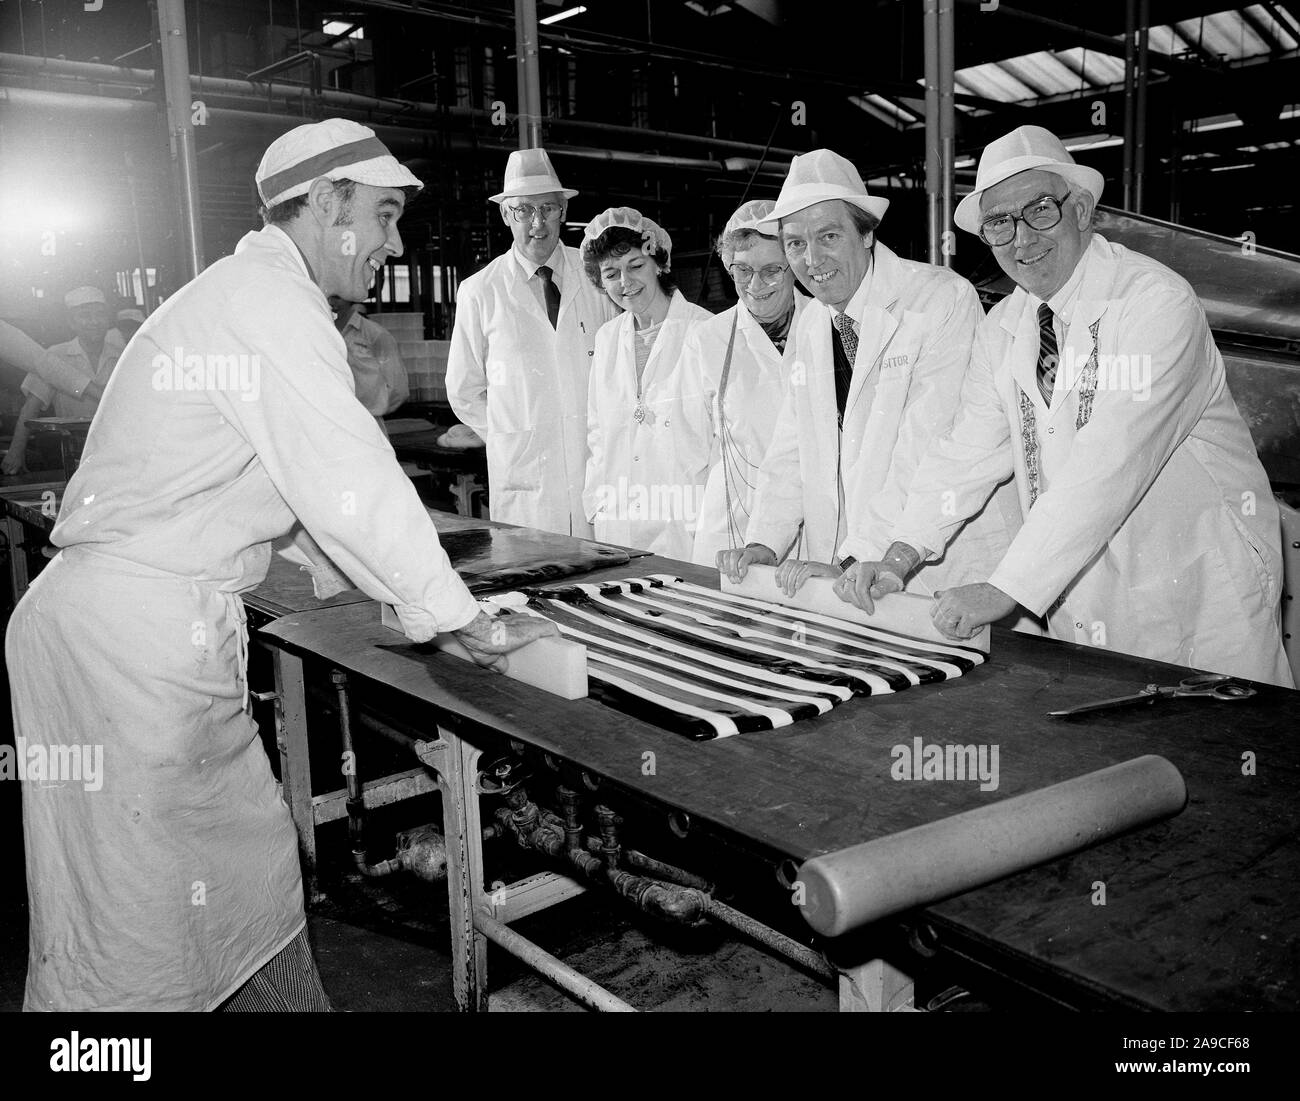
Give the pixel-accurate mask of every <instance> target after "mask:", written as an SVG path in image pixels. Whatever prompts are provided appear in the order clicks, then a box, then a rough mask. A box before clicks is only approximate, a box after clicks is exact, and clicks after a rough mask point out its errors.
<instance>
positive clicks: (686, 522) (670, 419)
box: [583, 291, 713, 561]
mask: <svg viewBox="0 0 1300 1101" xmlns="http://www.w3.org/2000/svg"><path fill="white" fill-rule="evenodd" d="M712 316H713V315H712V314H711V313H709V311H708V310H706V309H703V308H702V307H700V306H696V305H694V304H692V303H690V302H688V301H687V300H686V298H685V296H684V295H683V294H682V293H681V292H680V291H674V292H673V295H672V300H671V301H670V303H669V306H668V316H667V317H666V318H665V319H664V322H663V324H662V326H661V327H660V329H659V335H658V336H657V337H656V338H655V343H654V347H653V348H652V349H651V351H650V360H649V362H648V363H647V364H646V367H645V372H644V374H643V375H642V378H641V393H642V400H643V401H644V403H645V407H646V409H648V410H649V412H650V416H648V417H647V418H646V419H645V421H644V422H642V423H637V421H636V420H635V419H634V417H633V412H634V411H635V409H636V404H637V384H636V349H635V348H634V346H633V344H632V341H633V340H634V339H635V337H634V335H633V334H634V332H635V325H636V320H635V318H634V317H633V316H632V314H631V313H624V314H623V315H622V316H621V317H618V318H615V319H614V320H613V321H610V322H608V323H607V324H606V325H605V326H604V327H602V328H601V330H600V332H599V333H597V334H596V359H595V363H594V364H593V366H592V371H591V384H590V387H589V389H588V399H587V443H588V449H589V450H590V452H591V457H590V458H589V459H588V460H587V476H586V489H585V492H584V493H583V505H584V506H585V508H586V514H587V516H588V517H590V518H591V520H592V523H593V524H594V526H595V531H596V538H597V539H600V540H603V541H606V542H610V543H617V544H619V545H620V546H625V547H635V548H637V549H638V550H648V551H653V552H654V553H655V554H662V555H664V556H666V557H668V558H677V559H681V560H683V561H689V560H690V557H691V550H692V547H693V545H694V542H695V523H696V519H697V517H698V515H699V509H700V501H701V499H702V498H703V496H704V479H705V477H706V476H707V474H708V469H709V440H710V433H709V409H708V404H707V402H706V401H705V397H704V389H703V381H702V379H701V378H700V376H699V373H698V371H696V370H693V369H692V368H691V367H690V366H689V365H688V364H686V363H684V362H683V360H682V355H681V352H682V345H683V344H684V343H685V341H686V337H687V335H688V333H689V332H690V330H691V328H692V327H693V326H694V325H696V324H698V323H699V322H701V321H707V320H708V319H709V318H711V317H712Z"/></svg>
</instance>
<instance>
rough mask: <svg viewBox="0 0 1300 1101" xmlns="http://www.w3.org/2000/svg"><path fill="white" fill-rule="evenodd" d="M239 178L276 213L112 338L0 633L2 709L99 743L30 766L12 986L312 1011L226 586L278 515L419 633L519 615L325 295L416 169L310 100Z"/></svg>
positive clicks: (384, 251)
mask: <svg viewBox="0 0 1300 1101" xmlns="http://www.w3.org/2000/svg"><path fill="white" fill-rule="evenodd" d="M257 184H258V189H259V192H260V194H261V197H262V201H263V204H264V211H263V218H264V220H265V221H266V222H267V225H266V226H265V227H264V228H263V229H262V230H260V231H258V232H254V233H249V234H247V235H246V236H245V237H244V239H243V240H242V241H240V242H239V245H238V247H237V248H236V250H235V254H234V255H233V256H228V257H226V258H224V259H222V260H218V261H217V262H216V263H215V264H213V265H212V266H211V267H210V268H208V269H207V270H206V271H204V272H203V273H202V274H201V275H199V276H198V277H197V278H196V279H194V280H193V281H192V282H190V283H189V284H188V285H186V286H185V287H183V288H181V290H179V291H178V292H177V293H176V294H175V295H173V296H172V297H171V298H169V299H168V300H167V302H166V303H164V304H163V305H162V306H161V307H160V308H159V309H158V310H156V311H155V312H154V313H153V314H152V315H151V316H150V317H149V319H148V320H147V321H146V322H145V323H144V325H142V326H141V328H140V331H139V332H138V333H136V335H135V337H134V338H133V339H132V341H131V344H130V347H129V348H128V349H127V350H126V352H125V353H124V354H123V356H122V358H121V360H120V361H119V362H118V365H117V369H116V371H115V372H114V374H113V376H112V378H111V379H110V381H109V383H108V386H107V388H106V389H105V392H104V397H103V400H102V401H101V403H100V408H99V412H98V414H97V415H96V418H95V422H94V424H93V425H92V427H91V430H90V435H89V437H88V438H87V441H86V447H85V452H84V454H83V458H82V463H81V466H80V468H79V469H78V471H77V473H76V474H75V475H74V476H73V478H72V480H71V481H70V482H69V483H68V488H67V491H66V493H65V495H64V503H63V508H62V511H61V512H60V514H59V518H58V521H57V523H56V524H55V526H54V530H53V532H52V534H51V536H50V540H51V542H53V543H54V545H55V546H57V547H60V548H62V550H61V551H60V553H59V554H58V555H57V556H56V557H55V558H54V560H53V561H52V562H51V563H50V564H49V566H47V567H46V569H45V571H44V572H43V573H42V574H41V576H40V577H39V578H37V580H36V582H35V584H33V585H32V587H31V589H30V590H29V591H28V593H27V595H26V596H25V597H24V598H23V600H22V602H21V603H20V604H19V605H18V607H17V609H16V610H15V612H14V615H13V618H12V620H11V621H10V625H9V630H8V632H7V636H6V639H5V644H6V657H7V659H8V664H9V675H10V684H11V689H12V696H13V711H14V730H15V734H16V735H17V736H18V737H20V738H23V739H25V741H26V743H27V745H28V746H31V747H46V748H47V749H48V748H49V747H57V746H60V745H67V744H73V745H78V744H81V745H102V746H103V747H104V749H103V753H104V776H103V787H102V789H101V790H100V791H98V792H95V793H92V794H87V793H86V792H84V791H83V790H82V789H81V787H80V786H78V785H64V786H48V785H35V784H31V785H24V789H23V793H22V794H23V826H24V835H25V841H26V846H27V883H28V889H29V893H30V901H31V926H30V954H29V961H28V974H27V991H26V998H25V1000H24V1005H25V1007H26V1008H28V1009H43V1010H203V1009H213V1008H216V1007H217V1006H219V1005H222V1003H226V1007H227V1008H232V1009H240V1010H249V1009H286V1010H287V1009H297V1010H325V1009H328V1008H329V1006H328V1001H327V999H326V998H325V994H324V991H323V990H322V989H321V984H320V980H319V977H318V976H317V973H316V968H315V964H314V963H313V961H312V957H311V952H310V950H309V948H308V946H307V940H306V933H305V924H306V921H305V917H304V914H303V898H302V880H301V876H300V873H299V868H298V846H297V838H296V835H295V833H294V828H293V822H292V820H291V819H290V817H289V811H288V808H287V807H286V806H285V804H284V801H283V800H282V799H281V797H280V794H279V792H278V791H277V789H276V784H275V780H274V777H273V776H272V775H271V769H270V765H269V762H268V761H267V759H266V754H265V752H264V751H263V749H262V745H261V741H260V739H259V738H258V735H257V727H256V725H255V724H254V723H253V721H252V718H251V716H250V714H249V710H248V684H247V673H246V669H245V664H246V657H247V648H248V634H247V629H246V627H245V624H244V613H243V605H242V602H241V601H240V599H239V595H238V594H239V593H241V592H244V591H247V590H248V589H251V588H253V587H254V586H255V585H258V584H260V583H261V581H262V580H263V578H265V576H266V571H267V564H268V561H269V559H270V555H271V543H272V541H273V540H278V539H280V538H281V537H284V536H286V535H288V534H289V533H290V532H291V531H293V530H299V531H300V529H298V528H297V526H298V525H300V526H301V529H305V531H306V533H307V534H308V535H310V536H311V537H312V538H313V539H314V541H315V542H314V543H313V544H310V545H311V546H316V545H319V548H320V549H321V550H323V552H324V555H325V556H327V557H328V559H330V560H332V561H333V562H334V563H336V564H337V565H338V567H340V568H341V569H342V570H343V572H344V573H346V575H347V576H348V578H350V579H351V582H352V583H353V584H355V585H356V586H357V587H358V588H360V589H362V590H363V591H364V592H365V593H366V594H367V595H369V596H371V597H374V598H375V599H377V600H382V601H384V602H386V603H389V604H393V605H395V606H396V608H397V611H398V615H399V616H400V618H401V621H402V626H403V627H404V628H405V630H406V632H407V634H408V635H410V637H411V638H413V639H415V640H417V641H426V640H428V639H430V638H432V637H433V635H434V634H436V633H438V632H442V631H451V632H454V633H455V634H456V636H457V638H459V639H460V640H461V641H462V642H464V643H465V645H466V647H467V648H468V649H469V650H470V652H471V653H472V654H473V655H474V657H475V658H476V660H478V661H479V662H480V663H481V664H484V665H499V664H500V662H501V658H500V655H501V654H504V653H506V652H508V651H510V650H512V649H514V648H516V647H518V646H520V645H522V644H523V643H525V642H527V641H529V640H530V638H531V637H534V635H535V633H536V632H535V630H530V629H524V630H522V631H521V630H520V629H519V628H517V627H516V626H515V624H514V622H513V621H511V622H500V623H498V622H494V621H492V620H490V619H489V617H488V616H486V615H485V614H483V613H482V612H481V611H480V610H479V608H478V605H477V603H476V602H475V601H474V599H473V598H472V597H471V596H470V594H469V591H468V590H467V589H466V588H465V585H464V584H463V583H462V582H461V580H460V578H459V577H457V576H456V574H455V572H454V571H453V570H452V569H451V566H450V564H449V563H448V561H447V556H446V554H445V553H444V552H443V550H442V547H441V546H440V545H439V543H438V536H437V533H436V531H435V530H434V527H433V524H432V522H431V521H430V519H429V516H428V513H427V512H426V511H425V509H424V507H423V506H422V505H421V503H420V499H419V497H418V496H417V494H416V492H415V490H414V488H413V487H412V485H411V483H410V481H409V480H408V479H407V478H406V477H405V475H404V474H403V473H402V470H401V467H400V466H399V465H398V463H397V460H396V457H395V456H394V455H393V450H392V448H391V447H390V446H389V444H388V441H387V440H386V439H385V438H384V436H383V434H382V433H381V432H380V430H379V427H378V426H377V425H376V423H375V420H374V418H373V417H371V416H370V414H369V413H367V412H366V410H365V409H364V408H363V407H362V405H361V403H360V402H358V401H357V400H356V398H355V396H354V393H353V382H352V374H351V371H350V370H349V368H348V363H347V356H346V349H345V346H344V343H343V338H342V337H341V336H340V335H339V334H338V332H337V331H336V330H335V328H334V325H333V322H332V320H331V316H330V309H329V305H328V303H327V297H328V296H331V295H337V296H339V297H342V298H348V299H359V298H363V297H365V291H366V288H367V287H368V286H369V284H370V281H371V280H372V279H373V278H374V273H375V271H376V269H377V267H378V266H379V265H380V264H381V263H382V261H383V260H384V259H385V258H386V257H388V256H400V255H401V254H402V239H401V237H400V236H399V234H398V231H397V221H398V218H399V217H400V216H401V213H402V210H403V208H404V205H405V202H406V196H407V195H408V194H414V192H415V191H417V190H418V189H419V188H420V186H421V184H420V181H419V180H418V179H417V178H416V177H415V176H413V175H412V174H411V173H410V172H409V171H408V170H407V169H406V168H404V167H403V166H402V165H401V164H399V163H398V162H397V161H396V160H395V159H394V158H393V156H392V155H391V154H390V153H389V152H388V150H387V149H386V148H385V147H384V146H383V144H382V143H381V142H380V141H379V140H378V139H377V138H376V137H375V136H374V134H373V132H372V131H370V130H368V129H366V128H365V127H363V126H359V125H357V124H356V123H353V122H347V121H345V120H342V119H328V120H326V121H324V122H319V123H312V124H308V125H305V126H300V127H297V128H296V129H294V130H291V131H290V132H289V133H287V134H285V135H284V136H282V137H281V138H279V139H278V140H276V141H275V142H274V143H272V145H271V147H270V148H269V149H268V150H267V151H266V154H265V155H264V156H263V158H262V163H261V164H260V166H259V167H258V171H257ZM232 356H237V357H241V362H242V357H247V358H248V361H249V363H250V365H251V368H252V369H253V370H254V371H256V375H257V377H256V378H255V379H254V380H253V381H254V383H255V387H254V390H255V392H253V391H249V390H247V389H245V390H244V392H237V391H235V390H233V389H232V388H231V387H230V386H228V385H227V384H226V383H225V382H216V383H214V382H211V381H206V382H205V381H204V379H203V377H202V371H196V372H194V374H193V376H190V375H189V374H187V376H186V385H185V386H183V387H176V386H172V385H159V384H158V381H157V380H158V378H159V366H158V364H159V363H160V362H163V363H166V362H174V363H180V364H183V365H185V366H186V367H187V369H188V365H189V364H190V363H191V362H193V363H195V364H198V365H202V364H204V363H205V362H211V357H223V358H226V357H232ZM238 374H239V375H240V376H241V377H240V379H239V381H240V382H241V383H242V382H243V381H244V380H243V378H242V375H243V372H242V371H241V372H238ZM163 377H166V376H163ZM190 377H193V378H194V380H195V381H196V383H197V384H198V385H196V386H194V387H191V386H190V385H189V378H190ZM250 395H251V400H249V399H250ZM300 545H301V544H300ZM323 565H324V563H320V562H319V561H318V564H316V565H315V567H314V568H315V569H321V568H322V566H323ZM518 618H520V619H523V617H518ZM532 622H537V621H532ZM548 626H549V625H548ZM542 633H553V630H552V631H543V632H542Z"/></svg>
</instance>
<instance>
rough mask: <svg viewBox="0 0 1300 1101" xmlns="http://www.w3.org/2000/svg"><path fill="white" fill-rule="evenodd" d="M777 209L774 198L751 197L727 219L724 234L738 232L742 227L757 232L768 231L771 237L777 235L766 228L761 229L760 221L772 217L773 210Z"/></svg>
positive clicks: (724, 235)
mask: <svg viewBox="0 0 1300 1101" xmlns="http://www.w3.org/2000/svg"><path fill="white" fill-rule="evenodd" d="M774 209H776V200H774V199H750V200H749V202H747V203H745V204H744V205H743V206H741V207H740V208H739V209H737V211H736V213H735V214H733V215H732V216H731V217H730V218H728V219H727V224H726V225H725V226H724V227H723V229H722V236H723V237H726V236H727V234H729V233H738V232H740V230H742V229H752V230H753V231H754V232H755V233H766V234H768V236H769V237H774V236H776V234H775V232H773V231H769V230H766V229H759V228H758V226H759V223H760V222H763V221H766V220H767V219H768V218H770V217H772V211H773V210H774Z"/></svg>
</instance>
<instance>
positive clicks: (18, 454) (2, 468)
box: [0, 447, 27, 475]
mask: <svg viewBox="0 0 1300 1101" xmlns="http://www.w3.org/2000/svg"><path fill="white" fill-rule="evenodd" d="M26 470H27V449H26V448H22V449H21V450H19V449H17V448H13V447H11V448H10V449H9V450H8V451H6V452H5V457H4V460H3V461H0V474H5V475H11V474H22V473H24V472H26Z"/></svg>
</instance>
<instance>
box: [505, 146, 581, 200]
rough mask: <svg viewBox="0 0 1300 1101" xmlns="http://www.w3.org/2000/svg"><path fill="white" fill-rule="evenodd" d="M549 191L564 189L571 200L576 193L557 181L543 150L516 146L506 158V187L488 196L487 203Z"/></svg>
mask: <svg viewBox="0 0 1300 1101" xmlns="http://www.w3.org/2000/svg"><path fill="white" fill-rule="evenodd" d="M551 191H560V192H563V194H564V197H565V198H566V199H572V198H573V197H574V196H575V195H577V194H578V192H576V191H574V190H573V188H571V187H565V186H564V185H563V184H561V183H560V178H559V177H558V176H557V175H556V174H555V168H554V167H553V166H552V164H551V158H550V157H549V156H547V153H546V150H545V149H516V150H515V151H514V152H513V153H511V154H510V159H509V160H508V161H506V178H505V187H504V188H503V189H502V190H501V192H500V194H497V195H492V196H490V197H489V198H488V202H490V203H499V202H501V200H502V199H522V198H524V197H526V196H528V195H545V194H547V193H548V192H551Z"/></svg>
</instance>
